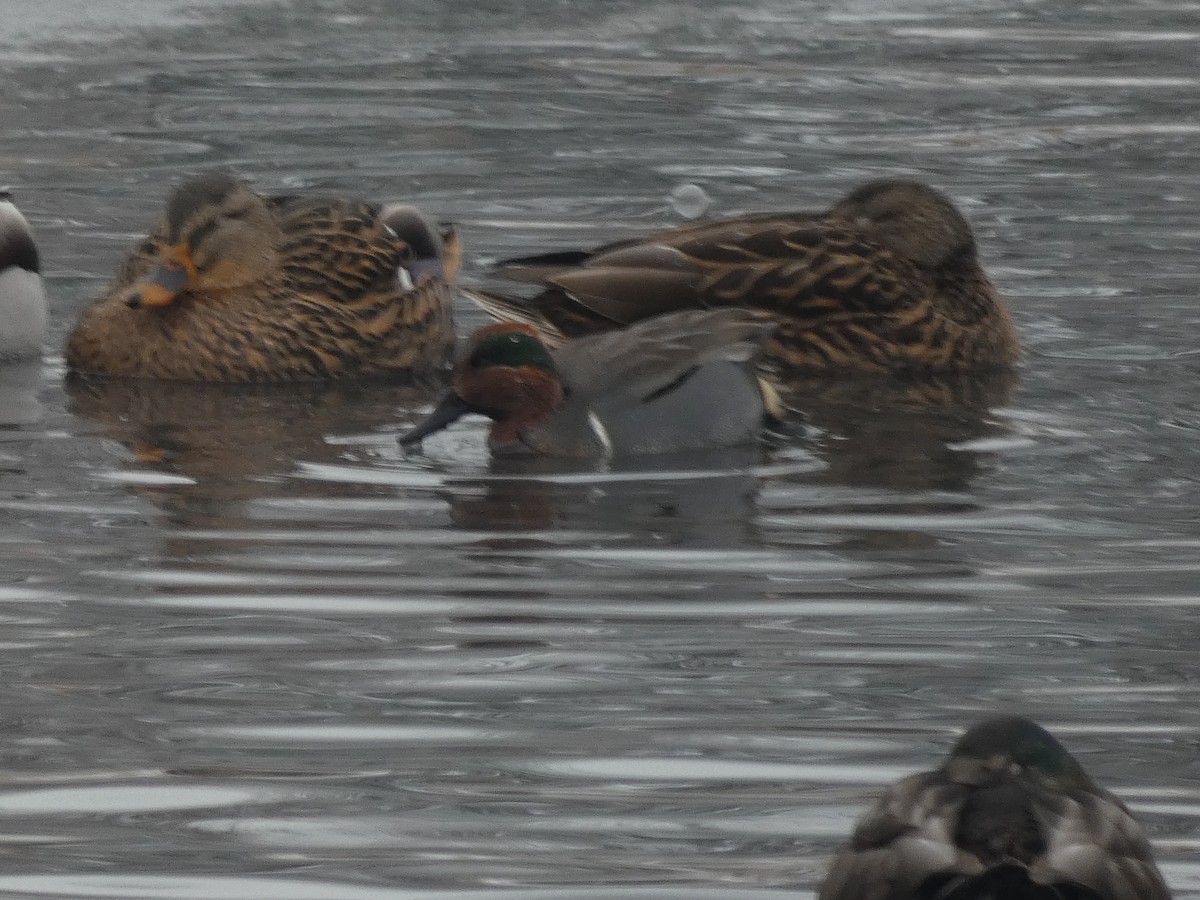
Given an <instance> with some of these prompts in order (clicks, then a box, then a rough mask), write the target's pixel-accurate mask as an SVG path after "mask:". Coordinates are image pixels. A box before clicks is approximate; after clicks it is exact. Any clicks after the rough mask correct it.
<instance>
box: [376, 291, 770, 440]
mask: <svg viewBox="0 0 1200 900" xmlns="http://www.w3.org/2000/svg"><path fill="white" fill-rule="evenodd" d="M773 328H774V325H773V324H772V323H771V322H769V321H765V320H764V319H763V317H761V316H755V315H753V314H751V313H748V312H746V311H744V310H736V309H726V310H714V311H699V312H683V313H675V314H672V315H668V316H660V317H659V318H656V319H650V320H648V321H646V322H641V323H639V324H637V325H635V326H633V327H631V328H629V329H626V330H624V331H619V332H613V333H611V334H605V335H597V336H595V337H589V338H582V339H580V340H577V341H572V342H570V343H568V344H566V345H565V346H563V347H562V348H560V349H558V350H553V351H552V350H548V349H547V348H546V346H545V345H544V344H543V343H542V341H541V340H540V339H539V337H538V335H537V332H536V331H534V329H533V328H531V327H529V326H528V325H523V324H520V323H503V324H499V325H490V326H488V327H486V328H483V329H480V330H479V331H477V332H475V334H473V335H472V336H471V338H470V340H469V341H468V342H467V345H466V347H465V349H464V351H463V352H462V353H461V355H460V358H459V361H458V363H457V365H456V366H455V368H454V382H453V389H452V390H451V391H450V393H448V394H447V395H446V397H445V398H444V399H443V400H442V402H441V403H440V404H439V405H438V407H437V408H436V409H435V410H434V411H433V412H432V413H431V414H430V415H429V416H428V417H427V418H426V419H425V421H423V422H422V423H420V424H419V425H417V426H416V427H415V428H413V429H412V430H411V431H409V432H408V433H407V434H405V435H403V436H402V437H401V438H400V442H401V443H402V444H404V445H411V444H416V443H418V442H420V441H421V440H422V439H423V438H425V437H427V436H428V435H430V434H433V433H434V432H436V431H439V430H441V429H442V428H445V427H446V426H447V425H449V424H450V423H451V422H453V421H455V420H456V419H458V418H459V417H460V416H462V415H464V414H465V413H471V412H474V413H480V414H482V415H485V416H488V417H489V418H491V419H492V420H493V425H492V429H491V434H490V436H489V439H488V444H489V447H490V448H491V450H492V452H494V453H497V454H501V455H507V454H514V453H535V454H540V455H544V456H561V457H582V458H606V457H610V456H614V455H627V454H638V453H665V452H672V451H679V450H691V449H701V448H712V447H731V446H736V445H739V444H745V443H749V442H752V441H754V440H755V439H756V438H757V437H758V436H759V434H760V433H761V431H762V429H763V426H764V424H765V423H766V421H767V420H768V419H769V418H771V417H776V416H778V415H779V412H780V411H779V408H778V401H777V399H776V397H775V394H774V391H773V390H772V389H771V388H770V387H769V386H768V385H767V384H766V383H765V382H763V381H762V380H761V379H760V378H759V377H758V376H757V375H756V374H755V371H754V363H755V360H756V359H757V357H758V356H759V354H760V352H761V350H762V347H763V345H764V344H765V343H766V340H767V338H768V337H769V336H770V333H771V331H772V330H773Z"/></svg>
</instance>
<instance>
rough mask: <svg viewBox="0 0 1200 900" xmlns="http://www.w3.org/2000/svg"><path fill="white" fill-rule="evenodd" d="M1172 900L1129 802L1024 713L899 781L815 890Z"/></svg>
mask: <svg viewBox="0 0 1200 900" xmlns="http://www.w3.org/2000/svg"><path fill="white" fill-rule="evenodd" d="M866 897H870V898H876V900H1169V898H1170V893H1169V892H1168V891H1167V886H1166V884H1165V883H1164V882H1163V879H1162V875H1161V874H1160V873H1159V871H1158V868H1157V866H1155V864H1154V859H1153V858H1152V856H1151V854H1150V845H1149V844H1148V843H1147V841H1146V837H1145V835H1144V834H1143V833H1142V829H1141V828H1140V827H1139V826H1138V824H1137V822H1135V821H1134V819H1133V817H1132V816H1131V815H1130V814H1129V810H1127V809H1126V808H1125V805H1124V804H1123V803H1122V802H1121V801H1120V800H1118V799H1117V798H1116V797H1114V796H1113V795H1112V794H1110V793H1109V792H1108V791H1106V790H1105V789H1104V788H1102V787H1100V786H1099V785H1098V784H1096V783H1095V782H1094V781H1092V779H1091V778H1090V777H1088V774H1087V773H1086V772H1085V771H1084V770H1083V767H1082V766H1080V765H1079V763H1078V762H1076V761H1075V759H1074V758H1073V757H1072V756H1071V754H1070V753H1068V752H1067V751H1066V750H1065V749H1064V748H1063V746H1062V745H1061V744H1060V743H1059V742H1058V741H1057V740H1055V739H1054V737H1053V736H1052V735H1050V733H1049V732H1047V731H1046V730H1045V729H1044V728H1041V727H1039V726H1037V725H1035V724H1034V723H1033V722H1030V721H1029V720H1028V719H1023V718H1020V717H1018V716H999V717H996V718H993V719H988V720H986V721H984V722H981V723H980V724H978V725H976V726H975V727H974V728H972V729H970V730H969V731H968V732H967V733H966V734H964V735H963V736H962V737H961V738H960V739H959V741H958V743H957V744H955V745H954V749H953V750H951V751H950V757H949V759H947V760H946V762H945V763H943V764H942V767H941V768H940V769H937V770H936V771H933V772H925V773H922V774H919V775H910V776H909V777H908V778H905V779H903V780H901V781H900V782H898V783H897V784H895V785H894V786H893V787H892V788H891V789H890V790H889V791H888V792H887V793H885V794H884V795H883V797H881V798H880V799H879V801H878V802H877V803H876V804H875V806H874V808H872V809H871V811H870V812H868V813H867V814H866V815H865V816H864V817H863V818H862V819H861V820H860V821H859V823H858V826H857V827H856V828H855V829H854V836H853V837H852V838H851V840H850V846H849V847H847V848H846V849H845V850H843V851H841V853H839V854H838V855H837V857H836V858H835V859H834V861H833V868H832V869H831V870H830V873H829V875H828V877H827V878H826V879H825V883H824V884H823V885H822V886H821V890H820V892H819V893H818V898H819V900H861V898H866Z"/></svg>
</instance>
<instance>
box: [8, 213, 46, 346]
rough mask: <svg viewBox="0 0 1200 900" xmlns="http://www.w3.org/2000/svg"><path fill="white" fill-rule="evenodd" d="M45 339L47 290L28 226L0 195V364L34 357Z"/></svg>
mask: <svg viewBox="0 0 1200 900" xmlns="http://www.w3.org/2000/svg"><path fill="white" fill-rule="evenodd" d="M45 337H46V290H45V288H44V287H43V286H42V276H41V267H40V266H39V264H38V251H37V245H36V244H34V242H33V234H32V233H31V232H30V230H29V223H28V222H27V221H25V217H24V216H23V215H21V211H20V210H19V209H17V207H16V206H15V205H13V202H12V195H11V194H9V193H8V192H7V191H0V362H4V361H6V360H15V359H25V358H27V357H31V356H37V355H38V354H39V353H41V351H42V341H43V340H44V339H45Z"/></svg>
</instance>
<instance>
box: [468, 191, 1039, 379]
mask: <svg viewBox="0 0 1200 900" xmlns="http://www.w3.org/2000/svg"><path fill="white" fill-rule="evenodd" d="M499 274H500V275H502V276H504V277H506V278H510V279H513V280H518V281H527V282H533V283H536V284H539V285H541V286H542V291H541V293H539V294H537V295H536V296H534V297H530V298H521V297H516V296H512V295H507V294H502V293H497V292H494V291H468V292H467V293H468V294H469V295H470V296H472V297H473V298H474V299H475V300H476V301H477V302H478V303H480V305H482V306H483V307H484V308H485V309H487V310H488V311H489V312H491V313H492V314H493V315H495V316H497V317H498V318H502V319H513V320H520V321H525V322H528V323H530V324H532V325H534V327H536V328H538V329H539V331H541V332H542V334H543V336H544V338H545V339H546V340H548V341H550V342H554V343H561V342H562V341H563V340H565V339H567V338H573V337H578V336H581V335H585V334H591V333H594V332H597V331H605V330H609V329H612V328H618V327H622V326H625V325H629V324H631V323H633V322H636V321H640V320H642V319H645V318H649V317H651V316H655V315H659V314H662V313H665V312H671V311H674V310H679V309H687V308H703V307H715V306H744V307H748V308H753V309H761V310H765V311H767V312H769V313H771V314H772V315H773V316H775V317H776V318H777V319H778V320H779V327H778V329H777V330H776V332H775V335H774V338H773V340H772V342H771V345H770V348H769V354H768V355H769V357H770V358H771V359H772V361H773V362H774V363H775V364H777V365H778V366H779V367H781V368H783V369H790V370H803V371H810V372H821V371H836V370H856V371H860V372H876V373H878V372H895V371H939V370H941V371H945V370H952V369H966V368H975V367H984V366H995V365H1007V364H1010V363H1012V362H1013V361H1015V360H1016V358H1017V353H1018V343H1017V335H1016V331H1015V329H1014V328H1013V324H1012V320H1011V318H1010V317H1009V314H1008V310H1007V309H1006V307H1005V305H1004V302H1003V300H1002V299H1001V298H1000V296H999V294H998V293H997V292H996V290H995V288H994V287H993V286H992V284H991V282H990V281H989V280H988V278H987V276H986V275H985V274H984V272H983V270H982V269H981V268H980V265H979V260H978V257H977V254H976V247H975V239H974V236H973V235H972V233H971V229H970V226H968V224H967V222H966V220H965V219H963V217H962V215H961V214H960V213H959V212H958V210H957V209H956V208H955V207H954V205H953V204H952V203H951V202H950V201H949V200H948V199H947V198H946V197H944V196H943V195H942V194H940V193H939V192H937V191H935V190H934V189H933V188H930V187H928V186H927V185H924V184H921V183H919V182H914V181H879V182H873V183H871V184H867V185H865V186H863V187H861V188H859V189H858V190H856V191H854V192H853V193H851V194H850V195H849V196H847V197H845V198H844V199H843V200H841V201H839V202H838V203H836V204H834V205H833V206H832V207H831V208H830V209H828V210H827V211H825V212H823V213H803V212H802V213H782V214H775V213H762V214H755V215H746V216H738V217H736V218H729V219H719V220H715V221H710V222H701V223H697V224H693V225H686V226H683V227H681V228H676V229H672V230H670V231H663V232H659V233H657V234H651V235H649V236H647V237H644V238H637V239H634V240H629V241H622V242H619V243H615V244H608V245H606V246H603V247H600V248H599V249H597V250H594V251H591V252H574V251H569V252H564V253H552V254H548V255H544V256H535V257H528V258H525V259H518V260H511V261H509V262H507V263H503V264H501V267H500V270H499Z"/></svg>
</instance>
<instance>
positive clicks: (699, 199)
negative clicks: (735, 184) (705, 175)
mask: <svg viewBox="0 0 1200 900" xmlns="http://www.w3.org/2000/svg"><path fill="white" fill-rule="evenodd" d="M710 203H712V197H710V196H708V194H706V193H705V191H704V188H702V187H700V185H698V184H680V185H676V187H675V188H674V189H673V190H672V191H671V208H672V209H674V210H675V212H676V213H678V214H679V215H681V216H683V217H684V218H685V219H695V218H698V217H700V216H702V215H704V212H705V210H707V209H708V207H709V204H710Z"/></svg>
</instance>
